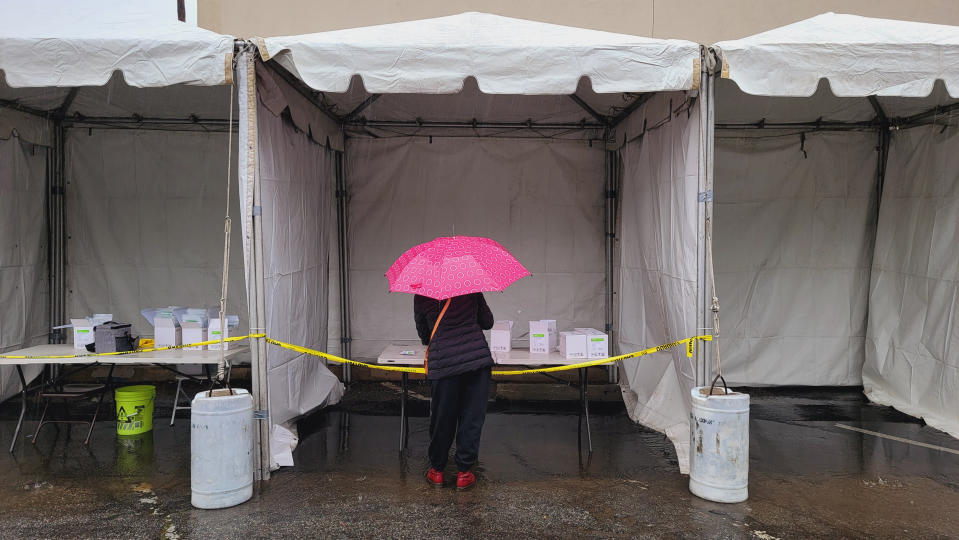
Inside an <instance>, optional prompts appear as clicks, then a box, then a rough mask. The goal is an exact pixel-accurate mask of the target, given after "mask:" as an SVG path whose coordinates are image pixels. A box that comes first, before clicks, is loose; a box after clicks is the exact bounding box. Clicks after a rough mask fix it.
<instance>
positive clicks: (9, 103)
mask: <svg viewBox="0 0 959 540" xmlns="http://www.w3.org/2000/svg"><path fill="white" fill-rule="evenodd" d="M0 108H4V109H10V110H12V111H17V112H22V113H27V114H30V115H33V116H38V117H40V118H43V119H49V118H50V117H51V116H52V115H53V111H45V110H43V109H37V108H34V107H30V106H27V105H23V104H21V103H20V102H18V101H14V100H11V99H0Z"/></svg>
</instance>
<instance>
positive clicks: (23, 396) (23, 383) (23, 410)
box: [10, 364, 27, 454]
mask: <svg viewBox="0 0 959 540" xmlns="http://www.w3.org/2000/svg"><path fill="white" fill-rule="evenodd" d="M17 375H18V376H19V377H20V418H19V419H18V420H17V427H16V429H14V430H13V440H12V441H10V453H11V454H12V453H13V448H14V447H15V446H16V445H17V437H19V436H20V428H21V427H23V417H24V416H26V414H27V380H26V378H24V376H23V367H22V366H21V365H20V364H17Z"/></svg>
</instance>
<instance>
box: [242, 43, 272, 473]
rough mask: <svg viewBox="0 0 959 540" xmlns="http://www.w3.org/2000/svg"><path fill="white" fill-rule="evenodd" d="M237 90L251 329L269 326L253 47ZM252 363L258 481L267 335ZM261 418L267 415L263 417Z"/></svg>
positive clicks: (264, 468)
mask: <svg viewBox="0 0 959 540" xmlns="http://www.w3.org/2000/svg"><path fill="white" fill-rule="evenodd" d="M235 76H236V80H237V81H238V83H239V84H238V85H237V93H238V98H239V99H238V102H239V109H240V115H239V122H240V123H239V125H240V129H239V154H238V155H239V157H240V158H241V159H240V162H239V165H238V167H237V174H238V175H243V178H245V183H243V182H238V183H237V184H238V188H242V189H243V190H244V193H241V197H242V196H244V195H245V197H244V198H243V199H241V204H242V207H243V209H242V211H241V212H242V214H243V220H244V223H245V230H244V233H245V235H246V237H245V238H244V244H245V245H246V246H247V251H248V259H247V261H246V264H247V304H248V309H249V317H250V333H264V332H265V331H266V309H265V306H264V286H263V255H262V254H263V224H262V218H261V214H260V211H259V209H260V201H261V198H260V182H259V174H258V172H257V123H256V71H255V60H254V58H253V56H252V55H251V54H250V53H249V51H242V52H241V53H240V58H239V61H238V62H237V64H236V73H235ZM250 356H251V363H252V370H251V372H252V379H253V381H252V383H253V384H252V386H253V406H254V408H255V409H256V410H257V411H266V414H267V418H266V419H261V420H260V421H257V422H255V423H254V426H255V430H256V432H255V433H254V448H253V452H254V473H255V478H256V479H258V480H269V478H270V426H271V425H272V424H271V422H272V420H270V419H269V417H268V415H269V408H270V393H269V384H268V380H267V355H266V341H265V340H264V339H263V338H254V339H251V340H250ZM261 418H262V417H261Z"/></svg>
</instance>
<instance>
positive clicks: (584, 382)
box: [580, 368, 593, 454]
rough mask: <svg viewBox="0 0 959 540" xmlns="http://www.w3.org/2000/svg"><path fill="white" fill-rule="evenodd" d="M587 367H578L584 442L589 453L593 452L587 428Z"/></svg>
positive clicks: (591, 438)
mask: <svg viewBox="0 0 959 540" xmlns="http://www.w3.org/2000/svg"><path fill="white" fill-rule="evenodd" d="M586 369H587V368H580V380H581V382H582V384H580V389H581V390H580V394H581V395H582V397H583V416H584V417H586V443H587V446H588V448H589V453H590V454H592V453H593V434H592V432H591V431H590V429H589V373H588V372H587V371H586Z"/></svg>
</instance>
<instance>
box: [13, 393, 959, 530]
mask: <svg viewBox="0 0 959 540" xmlns="http://www.w3.org/2000/svg"><path fill="white" fill-rule="evenodd" d="M414 392H415V393H419V394H421V395H422V394H424V392H423V388H421V387H417V386H414ZM750 392H751V394H752V409H751V428H750V429H751V431H750V441H751V446H750V484H749V490H750V498H749V500H748V501H747V502H745V503H741V504H732V505H723V504H717V503H710V502H707V501H703V500H700V499H698V498H696V497H694V496H692V495H691V494H690V493H689V491H688V489H687V481H688V477H685V476H681V475H680V474H679V473H678V468H677V465H676V458H675V453H674V452H673V449H672V446H671V445H670V444H669V442H668V441H667V440H666V439H665V438H664V437H663V435H661V434H658V433H655V432H652V431H649V430H646V429H644V428H642V427H640V426H637V425H635V424H633V423H632V422H630V421H629V419H628V417H627V416H626V414H625V412H624V410H623V407H622V405H621V404H617V403H608V404H597V405H596V406H595V407H594V415H593V418H592V420H593V423H592V441H593V449H594V451H593V453H592V454H591V455H590V454H589V453H588V452H586V450H585V441H583V440H582V439H581V438H580V437H578V432H579V429H578V428H579V426H580V417H579V416H578V414H576V405H575V403H556V402H551V403H523V402H516V401H506V400H503V399H500V400H497V401H496V402H495V403H492V404H491V407H490V414H489V416H488V418H487V425H486V429H485V431H484V433H483V443H482V448H481V456H480V464H479V466H478V470H477V473H478V477H479V484H478V486H477V487H476V488H475V489H474V490H472V491H469V492H464V493H457V492H456V491H455V490H454V489H452V488H451V487H447V488H445V489H434V488H431V487H430V486H428V485H427V484H426V483H425V481H424V480H423V477H422V475H423V472H424V470H425V468H426V451H425V450H426V443H427V416H426V412H427V402H426V401H425V400H424V399H417V398H415V397H414V399H413V400H412V404H411V412H412V414H413V417H412V418H411V422H410V432H409V449H408V450H407V451H406V452H404V453H402V454H401V453H399V452H398V451H397V445H398V434H399V432H398V429H399V419H398V416H397V411H398V400H397V399H396V398H397V394H396V392H395V389H393V388H390V387H389V386H388V385H387V386H384V385H382V384H381V383H365V384H364V383H360V384H359V385H358V386H356V387H354V388H352V389H351V390H350V392H349V393H348V399H347V400H346V401H345V402H344V403H343V404H342V405H341V406H338V407H336V408H333V409H330V410H327V411H323V412H320V413H318V414H315V415H313V416H311V417H309V418H308V419H306V420H305V421H304V422H302V423H301V425H300V446H299V447H298V448H297V450H296V452H295V459H296V461H297V465H296V466H295V467H293V468H288V469H283V470H281V471H278V472H276V473H274V475H273V478H272V479H271V480H270V481H268V482H264V483H261V484H259V485H258V486H257V489H256V492H255V494H254V497H253V499H252V500H251V501H249V502H247V503H245V504H242V505H240V506H237V507H234V508H230V509H225V510H217V511H205V510H197V509H194V508H192V507H191V506H190V475H189V467H190V459H189V449H190V444H189V439H190V433H189V421H188V416H187V414H186V413H181V414H182V416H181V417H180V418H179V419H178V420H177V423H176V425H175V426H174V427H172V428H171V427H169V425H168V419H169V412H170V408H169V407H170V401H171V400H172V386H162V387H161V392H160V394H161V395H160V397H159V398H158V404H157V411H156V415H155V421H154V425H155V428H154V431H153V433H152V434H151V435H149V436H147V437H145V438H143V439H139V440H135V441H127V440H123V441H121V440H118V438H117V437H116V435H115V429H114V424H113V423H112V422H111V421H109V418H106V417H105V419H104V421H101V422H98V424H97V426H96V428H95V430H94V433H93V438H92V441H91V444H90V446H89V448H85V447H83V445H82V440H83V436H82V435H81V432H82V431H83V430H82V428H80V427H73V428H72V432H71V431H70V429H68V428H66V427H63V426H61V427H60V429H59V430H57V429H56V428H53V427H49V428H47V427H45V428H44V431H43V432H41V434H40V436H39V438H38V441H37V444H36V446H33V445H31V444H30V440H29V439H25V440H23V441H21V443H20V444H19V445H18V446H17V448H16V451H15V452H14V453H13V454H12V455H11V454H7V453H6V452H5V451H4V452H3V453H2V455H0V470H3V471H4V474H2V475H0V538H21V537H22V538H38V537H43V538H94V537H96V538H201V537H205V538H237V537H245V538H265V537H280V536H282V537H291V538H316V537H327V536H333V537H377V538H379V537H404V538H409V537H426V538H438V537H450V536H456V537H489V536H507V535H509V536H533V537H556V538H570V537H581V536H587V537H633V538H635V537H648V538H671V537H687V538H763V539H769V538H811V537H820V538H837V537H846V538H874V537H887V538H935V537H949V536H950V535H959V455H957V454H955V453H950V452H946V451H942V450H937V449H930V448H924V447H920V446H915V445H909V444H905V443H902V442H898V441H892V440H887V439H881V438H877V437H874V436H871V435H866V434H862V433H859V432H855V431H850V430H848V429H844V428H842V427H838V426H837V424H841V425H845V426H851V427H859V428H864V429H868V430H872V431H876V432H882V433H886V434H889V435H895V436H898V437H903V438H906V439H910V440H915V441H921V442H924V443H927V444H931V445H937V446H942V447H946V448H952V449H957V450H959V441H957V440H956V439H953V438H951V437H949V436H947V435H945V434H943V433H941V432H939V431H936V430H934V429H932V428H929V427H927V426H924V425H922V424H921V423H920V422H917V421H916V420H914V419H912V418H910V417H907V416H905V415H901V414H899V413H897V412H895V411H894V410H892V409H889V408H886V407H878V406H874V405H871V404H869V403H867V402H866V401H865V400H864V398H863V397H862V395H861V393H859V392H858V391H857V390H856V389H846V390H832V389H826V390H824V389H778V390H764V391H760V390H752V391H750ZM17 412H18V405H17V403H15V402H7V403H5V404H3V405H0V442H3V443H4V444H3V445H2V446H3V447H4V448H6V443H7V442H8V441H9V440H10V436H11V434H12V431H13V426H14V423H15V420H16V413H17ZM28 415H30V416H28V417H29V418H36V417H37V411H36V410H35V409H34V408H33V407H32V406H31V409H30V411H29V413H28ZM164 417H165V418H166V420H164ZM34 426H35V423H34V422H32V421H31V422H28V423H27V426H26V427H27V429H26V431H27V432H28V433H32V430H33V428H34ZM48 429H49V431H47V430H48ZM452 470H453V467H452V465H451V467H450V469H449V471H450V472H452Z"/></svg>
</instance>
